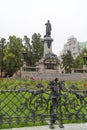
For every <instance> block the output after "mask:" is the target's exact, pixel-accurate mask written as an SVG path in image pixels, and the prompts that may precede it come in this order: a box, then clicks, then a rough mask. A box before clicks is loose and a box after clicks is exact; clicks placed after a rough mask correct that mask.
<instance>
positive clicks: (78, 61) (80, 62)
mask: <svg viewBox="0 0 87 130" xmlns="http://www.w3.org/2000/svg"><path fill="white" fill-rule="evenodd" d="M85 54H86V55H85ZM84 56H85V58H86V64H87V49H84V50H83V51H82V53H81V54H80V55H79V56H78V57H77V58H76V59H75V63H74V68H83V65H84Z"/></svg>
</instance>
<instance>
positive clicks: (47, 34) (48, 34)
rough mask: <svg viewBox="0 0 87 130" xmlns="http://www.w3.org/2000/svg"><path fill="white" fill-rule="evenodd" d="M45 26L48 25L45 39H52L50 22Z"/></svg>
mask: <svg viewBox="0 0 87 130" xmlns="http://www.w3.org/2000/svg"><path fill="white" fill-rule="evenodd" d="M45 25H46V35H45V36H44V37H50V36H51V30H52V27H51V24H50V21H49V20H48V21H47V23H46V24H45Z"/></svg>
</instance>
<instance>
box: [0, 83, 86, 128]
mask: <svg viewBox="0 0 87 130" xmlns="http://www.w3.org/2000/svg"><path fill="white" fill-rule="evenodd" d="M86 121H87V91H86V90H77V89H76V87H75V86H74V85H72V86H71V89H69V90H68V89H67V87H65V84H64V82H63V81H52V82H50V83H49V85H48V86H47V88H46V89H44V87H43V86H42V85H40V84H39V85H38V88H37V90H29V89H23V88H20V89H15V90H1V91H0V127H2V126H3V127H4V126H6V125H7V126H10V127H14V126H16V125H17V127H18V126H20V124H21V125H22V126H29V125H31V123H37V124H39V125H40V124H41V123H42V124H48V123H49V125H50V128H54V124H56V123H57V124H58V125H59V127H61V128H63V124H64V123H73V122H86Z"/></svg>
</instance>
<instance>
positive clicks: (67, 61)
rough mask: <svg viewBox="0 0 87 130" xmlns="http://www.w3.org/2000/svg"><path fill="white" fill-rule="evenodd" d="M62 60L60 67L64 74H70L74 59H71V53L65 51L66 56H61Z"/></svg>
mask: <svg viewBox="0 0 87 130" xmlns="http://www.w3.org/2000/svg"><path fill="white" fill-rule="evenodd" d="M61 58H62V67H63V68H64V70H65V72H66V73H71V68H72V67H73V65H74V59H73V57H72V54H71V51H69V50H68V51H67V53H66V54H63V55H62V56H61Z"/></svg>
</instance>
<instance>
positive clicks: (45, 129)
mask: <svg viewBox="0 0 87 130" xmlns="http://www.w3.org/2000/svg"><path fill="white" fill-rule="evenodd" d="M3 130H51V129H50V128H49V125H47V126H34V127H22V128H11V129H3ZM54 130H87V123H80V124H75V123H74V124H64V128H59V126H57V125H56V126H55V128H54Z"/></svg>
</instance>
